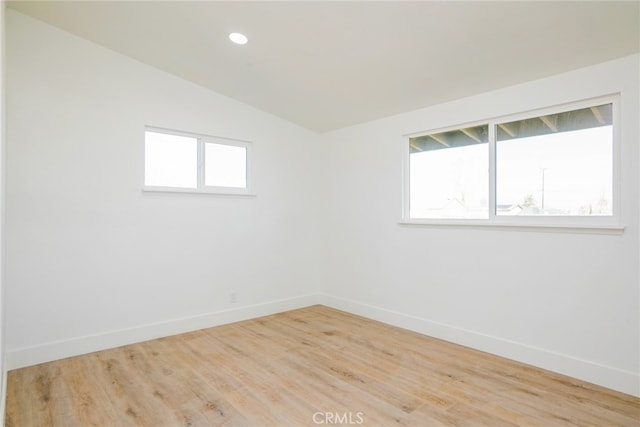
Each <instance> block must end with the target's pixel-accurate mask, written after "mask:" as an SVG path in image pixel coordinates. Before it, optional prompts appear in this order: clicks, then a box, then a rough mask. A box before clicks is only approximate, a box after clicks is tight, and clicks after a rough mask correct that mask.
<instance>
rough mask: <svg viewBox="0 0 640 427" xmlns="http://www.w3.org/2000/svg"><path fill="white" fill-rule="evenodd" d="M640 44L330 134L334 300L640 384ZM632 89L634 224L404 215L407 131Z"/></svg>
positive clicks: (626, 201) (627, 140)
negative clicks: (530, 226) (609, 228)
mask: <svg viewBox="0 0 640 427" xmlns="http://www.w3.org/2000/svg"><path fill="white" fill-rule="evenodd" d="M638 63H639V57H638V55H635V56H631V57H625V58H622V59H619V60H616V61H611V62H607V63H603V64H599V65H596V66H592V67H589V68H584V69H580V70H576V71H574V72H570V73H567V74H562V75H558V76H554V77H551V78H547V79H544V80H539V81H534V82H530V83H527V84H523V85H519V86H514V87H508V88H505V89H502V90H498V91H494V92H489V93H485V94H482V95H479V96H474V97H470V98H466V99H461V100H459V101H456V102H451V103H447V104H442V105H438V106H434V107H431V108H426V109H422V110H418V111H413V112H410V113H406V114H402V115H399V116H394V117H389V118H385V119H382V120H378V121H375V122H370V123H366V124H363V125H359V126H354V127H351V128H346V129H343V130H340V131H336V132H333V133H331V134H328V135H325V141H324V144H325V147H326V150H327V151H326V153H325V155H326V157H325V162H326V164H327V169H329V170H331V171H332V174H330V175H328V176H327V186H326V189H327V190H326V191H327V192H326V194H325V197H326V198H327V200H326V203H325V207H326V212H325V216H326V218H327V219H328V221H329V228H328V230H330V234H329V235H328V236H325V242H326V244H327V247H328V250H327V254H328V256H329V259H328V261H327V268H326V272H327V274H326V277H325V284H326V288H325V294H326V295H327V296H328V297H327V300H328V301H329V302H330V304H331V305H334V306H337V307H341V308H344V309H347V310H350V311H355V312H358V313H361V314H364V315H368V316H370V317H376V318H379V319H382V320H385V321H389V322H392V323H394V322H395V323H397V324H400V325H404V326H408V327H413V328H414V329H418V330H421V331H422V332H425V333H429V334H432V335H436V336H440V337H441V338H444V339H449V340H452V341H457V342H461V343H463V344H466V345H471V346H474V347H476V348H481V349H484V350H487V351H491V352H494V353H498V354H503V355H505V356H508V357H513V358H517V359H519V360H522V361H526V362H528V363H532V364H537V365H538V366H542V367H545V368H548V369H552V370H556V371H560V372H564V373H568V374H570V375H574V376H577V377H580V378H583V379H587V380H589V381H593V382H598V383H600V384H603V385H606V386H608V387H613V388H618V389H621V390H624V391H626V392H628V393H634V394H639V393H640V385H639V381H638V379H639V376H638V373H639V372H640V367H639V363H640V354H639V349H640V343H639V339H640V330H639V319H638V313H639V307H638V302H639V293H638V289H639V277H638V257H639V251H638V237H639V232H640V230H639V227H638V219H639V217H640V215H639V210H638V182H639V175H638V154H639V153H638V141H639V134H638V117H640V110H639V107H638V105H639V100H638V93H639V90H638V89H639V88H638V75H639V67H638ZM613 93H620V104H621V108H620V112H621V117H620V124H621V126H620V128H619V129H617V131H618V132H620V137H621V141H622V151H621V162H620V165H619V166H620V173H621V179H622V181H621V184H622V185H621V202H622V216H623V218H622V221H623V222H624V224H625V225H626V229H625V231H624V233H623V234H622V235H593V234H576V233H553V232H539V231H532V232H523V231H515V230H496V229H488V228H487V229H482V228H480V229H479V228H469V227H463V226H460V227H439V226H414V225H411V226H407V225H401V224H399V223H398V222H399V220H400V218H401V206H402V152H401V144H403V143H404V140H403V135H405V134H410V133H415V132H420V131H428V130H430V129H438V128H442V127H447V126H453V125H458V124H464V123H468V122H475V121H478V120H484V119H490V118H493V117H499V116H502V115H507V114H512V113H518V112H524V111H528V110H533V109H537V108H545V107H549V106H555V105H559V104H563V103H568V102H573V101H578V100H584V99H588V98H592V97H598V96H603V95H609V94H613Z"/></svg>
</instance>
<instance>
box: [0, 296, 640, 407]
mask: <svg viewBox="0 0 640 427" xmlns="http://www.w3.org/2000/svg"><path fill="white" fill-rule="evenodd" d="M314 304H323V305H326V306H328V307H332V308H336V309H338V310H343V311H346V312H349V313H353V314H357V315H360V316H363V317H366V318H369V319H373V320H377V321H380V322H383V323H387V324H389V325H394V326H398V327H401V328H404V329H408V330H411V331H415V332H418V333H421V334H424V335H428V336H432V337H435V338H439V339H443V340H445V341H449V342H453V343H456V344H461V345H464V346H467V347H471V348H474V349H478V350H481V351H486V352H487V353H491V354H495V355H498V356H502V357H506V358H508V359H512V360H516V361H519V362H523V363H527V364H530V365H533V366H537V367H540V368H543V369H547V370H549V371H553V372H558V373H560V374H564V375H568V376H570V377H574V378H578V379H581V380H584V381H588V382H591V383H594V384H598V385H601V386H603V387H607V388H610V389H613V390H617V391H621V392H623V393H627V394H630V395H634V396H638V397H640V375H638V374H637V373H634V372H630V371H624V370H621V369H617V368H613V367H610V366H604V365H601V364H598V363H594V362H590V361H588V360H582V359H578V358H575V357H572V356H568V355H565V354H560V353H557V352H553V351H550V350H546V349H542V348H538V347H533V346H529V345H526V344H521V343H518V342H514V341H509V340H505V339H502V338H499V337H494V336H490V335H485V334H481V333H479V332H476V331H471V330H466V329H461V328H457V327H455V326H451V325H446V324H442V323H438V322H434V321H432V320H429V319H424V318H420V317H416V316H411V315H408V314H405V313H400V312H396V311H392V310H387V309H384V308H380V307H376V306H373V305H369V304H364V303H360V302H357V301H353V300H348V299H344V298H337V297H333V296H329V295H324V294H313V295H304V296H300V297H295V298H289V299H283V300H276V301H269V302H266V303H262V304H256V305H250V306H244V307H239V308H237V309H229V310H222V311H217V312H213V313H205V314H201V315H197V316H191V317H186V318H181V319H173V320H169V321H166V322H158V323H153V324H149V325H143V326H138V327H134V328H128V329H122V330H116V331H110V332H105V333H101V334H97V335H90V336H84V337H78V338H73V339H69V340H64V341H56V342H50V343H46V344H42V345H38V346H33V347H25V348H19V349H15V350H10V351H8V352H7V354H6V360H5V364H6V368H7V370H11V369H18V368H22V367H25V366H32V365H36V364H38V363H44V362H50V361H53V360H58V359H64V358H66V357H72V356H78V355H81V354H87V353H92V352H95V351H100V350H106V349H109V348H115V347H120V346H123V345H127V344H133V343H138V342H142V341H148V340H152V339H156V338H161V337H166V336H170V335H175V334H180V333H184V332H190V331H195V330H198V329H204V328H210V327H213V326H218V325H223V324H227V323H233V322H238V321H242V320H247V319H253V318H256V317H261V316H268V315H270V314H275V313H280V312H283V311H288V310H294V309H297V308H303V307H308V306H310V305H314ZM4 379H5V381H6V375H5V378H4ZM2 386H4V385H2Z"/></svg>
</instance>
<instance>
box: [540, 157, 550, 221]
mask: <svg viewBox="0 0 640 427" xmlns="http://www.w3.org/2000/svg"><path fill="white" fill-rule="evenodd" d="M540 169H541V170H542V213H543V214H544V172H545V171H546V170H547V169H548V168H540Z"/></svg>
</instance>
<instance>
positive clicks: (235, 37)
mask: <svg viewBox="0 0 640 427" xmlns="http://www.w3.org/2000/svg"><path fill="white" fill-rule="evenodd" d="M229 40H231V41H232V42H234V43H235V44H247V42H248V41H249V39H248V38H247V36H245V35H244V34H240V33H231V34H229Z"/></svg>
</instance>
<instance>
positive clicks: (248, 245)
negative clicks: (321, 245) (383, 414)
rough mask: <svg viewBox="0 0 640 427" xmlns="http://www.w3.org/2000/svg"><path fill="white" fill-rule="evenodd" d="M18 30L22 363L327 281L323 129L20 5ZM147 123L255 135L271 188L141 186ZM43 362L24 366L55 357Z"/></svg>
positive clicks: (17, 256) (11, 280) (13, 145)
mask: <svg viewBox="0 0 640 427" xmlns="http://www.w3.org/2000/svg"><path fill="white" fill-rule="evenodd" d="M7 25H8V45H7V56H8V88H9V93H8V111H9V117H8V121H9V123H10V127H9V130H8V140H9V143H8V158H9V164H8V178H7V206H8V210H7V230H8V232H7V253H8V256H7V299H8V300H9V301H10V304H9V306H8V308H7V325H8V332H7V347H8V350H9V352H14V353H15V352H17V353H18V356H17V359H19V358H20V356H19V354H20V351H22V350H24V349H27V350H33V351H36V353H38V351H37V350H38V348H39V347H42V346H44V347H47V345H49V344H51V343H54V344H55V343H60V342H67V341H68V340H74V339H76V338H78V337H85V338H86V337H92V336H95V335H100V334H111V333H112V332H113V331H126V330H131V329H135V328H138V327H142V326H144V325H147V326H148V325H157V324H158V323H163V322H166V321H169V320H171V319H192V318H194V317H196V318H198V317H200V318H203V319H206V317H207V316H209V315H212V313H213V314H215V313H219V312H226V311H228V310H233V309H236V308H240V307H254V306H261V305H264V304H270V303H271V302H274V301H275V302H278V304H280V305H279V306H278V307H280V309H283V307H284V306H282V304H281V302H282V301H288V300H291V301H293V302H292V303H291V304H289V305H286V304H285V306H287V307H289V308H290V307H291V306H295V305H296V302H295V299H296V298H297V297H300V296H305V295H308V294H310V293H315V292H316V291H317V288H318V274H317V268H318V265H317V262H318V255H317V253H316V252H315V245H314V242H316V241H317V238H316V237H315V233H316V232H317V229H318V227H316V226H314V224H313V213H314V212H315V208H314V206H315V203H316V201H315V198H314V197H313V196H312V194H313V186H314V185H316V181H315V176H316V175H315V174H314V173H313V171H312V170H311V167H310V165H311V164H313V162H312V160H311V159H312V158H313V157H314V156H315V150H316V149H317V139H318V136H317V135H316V134H314V133H312V132H310V131H307V130H305V129H303V128H300V127H297V126H295V125H292V124H291V123H289V122H286V121H284V120H281V119H279V118H276V117H274V116H271V115H268V114H266V113H263V112H261V111H259V110H257V109H255V108H252V107H249V106H246V105H244V104H241V103H239V102H236V101H234V100H231V99H229V98H226V97H223V96H220V95H218V94H215V93H213V92H211V91H209V90H205V89H203V88H201V87H199V86H196V85H194V84H191V83H189V82H186V81H184V80H181V79H179V78H176V77H174V76H171V75H169V74H167V73H164V72H161V71H159V70H157V69H154V68H152V67H149V66H146V65H143V64H141V63H139V62H136V61H134V60H132V59H129V58H127V57H125V56H122V55H120V54H116V53H114V52H112V51H109V50H106V49H104V48H101V47H99V46H97V45H95V44H92V43H89V42H87V41H85V40H82V39H80V38H77V37H75V36H72V35H70V34H68V33H64V32H62V31H60V30H58V29H55V28H53V27H51V26H48V25H45V24H43V23H41V22H39V21H36V20H34V19H31V18H29V17H26V16H24V15H21V14H19V13H17V12H15V11H12V10H9V11H8V14H7ZM202 72H215V70H202ZM145 125H149V126H156V127H162V128H169V129H176V130H183V131H190V132H195V133H200V134H208V135H214V136H221V137H226V138H234V139H240V140H247V141H251V142H252V143H253V150H254V151H253V164H254V183H255V190H256V193H257V196H256V197H237V196H236V197H234V196H215V195H202V194H175V193H174V194H171V193H145V192H142V191H141V188H142V186H143V173H144V127H145ZM232 292H234V293H235V294H236V299H237V302H235V303H232V302H231V301H230V300H231V298H230V294H231V293H232ZM278 304H276V305H278ZM285 308H286V307H285ZM258 312H260V311H258ZM261 313H262V314H264V313H265V311H264V310H262V311H261ZM247 315H250V314H247ZM203 316H204V317H203ZM230 320H233V319H230ZM187 323H188V322H187ZM185 325H186V324H185ZM189 325H192V326H193V325H195V323H193V322H191V323H189ZM174 326H175V325H174ZM198 326H199V327H204V326H206V322H204V323H202V322H200V323H198ZM185 327H187V326H185ZM154 331H155V334H156V335H162V333H163V331H162V330H161V328H160V329H158V328H155V329H154ZM170 331H171V329H170V328H169V329H167V330H166V331H165V332H170ZM179 331H180V327H177V328H174V330H173V332H179ZM112 335H113V334H111V336H112ZM116 335H117V334H116ZM134 335H136V334H129V335H128V336H129V337H133V336H134ZM145 337H146V338H150V337H153V334H152V335H148V336H145V335H144V334H142V335H138V336H136V339H137V340H140V339H144V338H145ZM94 341H95V340H94ZM124 341H126V339H124ZM123 343H124V342H122V341H118V338H117V337H116V338H115V339H112V340H110V342H109V343H108V345H107V346H113V345H117V344H123ZM44 347H43V348H44ZM96 347H99V345H98V346H95V345H89V346H88V347H87V348H86V350H87V351H91V350H95V349H96ZM33 351H32V353H33ZM74 351H80V350H79V349H76V350H74ZM31 356H34V358H33V359H32V360H30V361H29V362H24V361H23V362H21V361H20V360H16V358H15V357H14V358H13V359H12V365H13V367H16V366H20V365H23V364H25V363H33V362H37V361H38V360H41V361H42V359H46V358H47V354H46V351H45V350H43V351H42V352H40V353H38V354H36V355H34V354H31ZM55 356H56V357H61V356H63V354H56V355H55Z"/></svg>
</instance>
